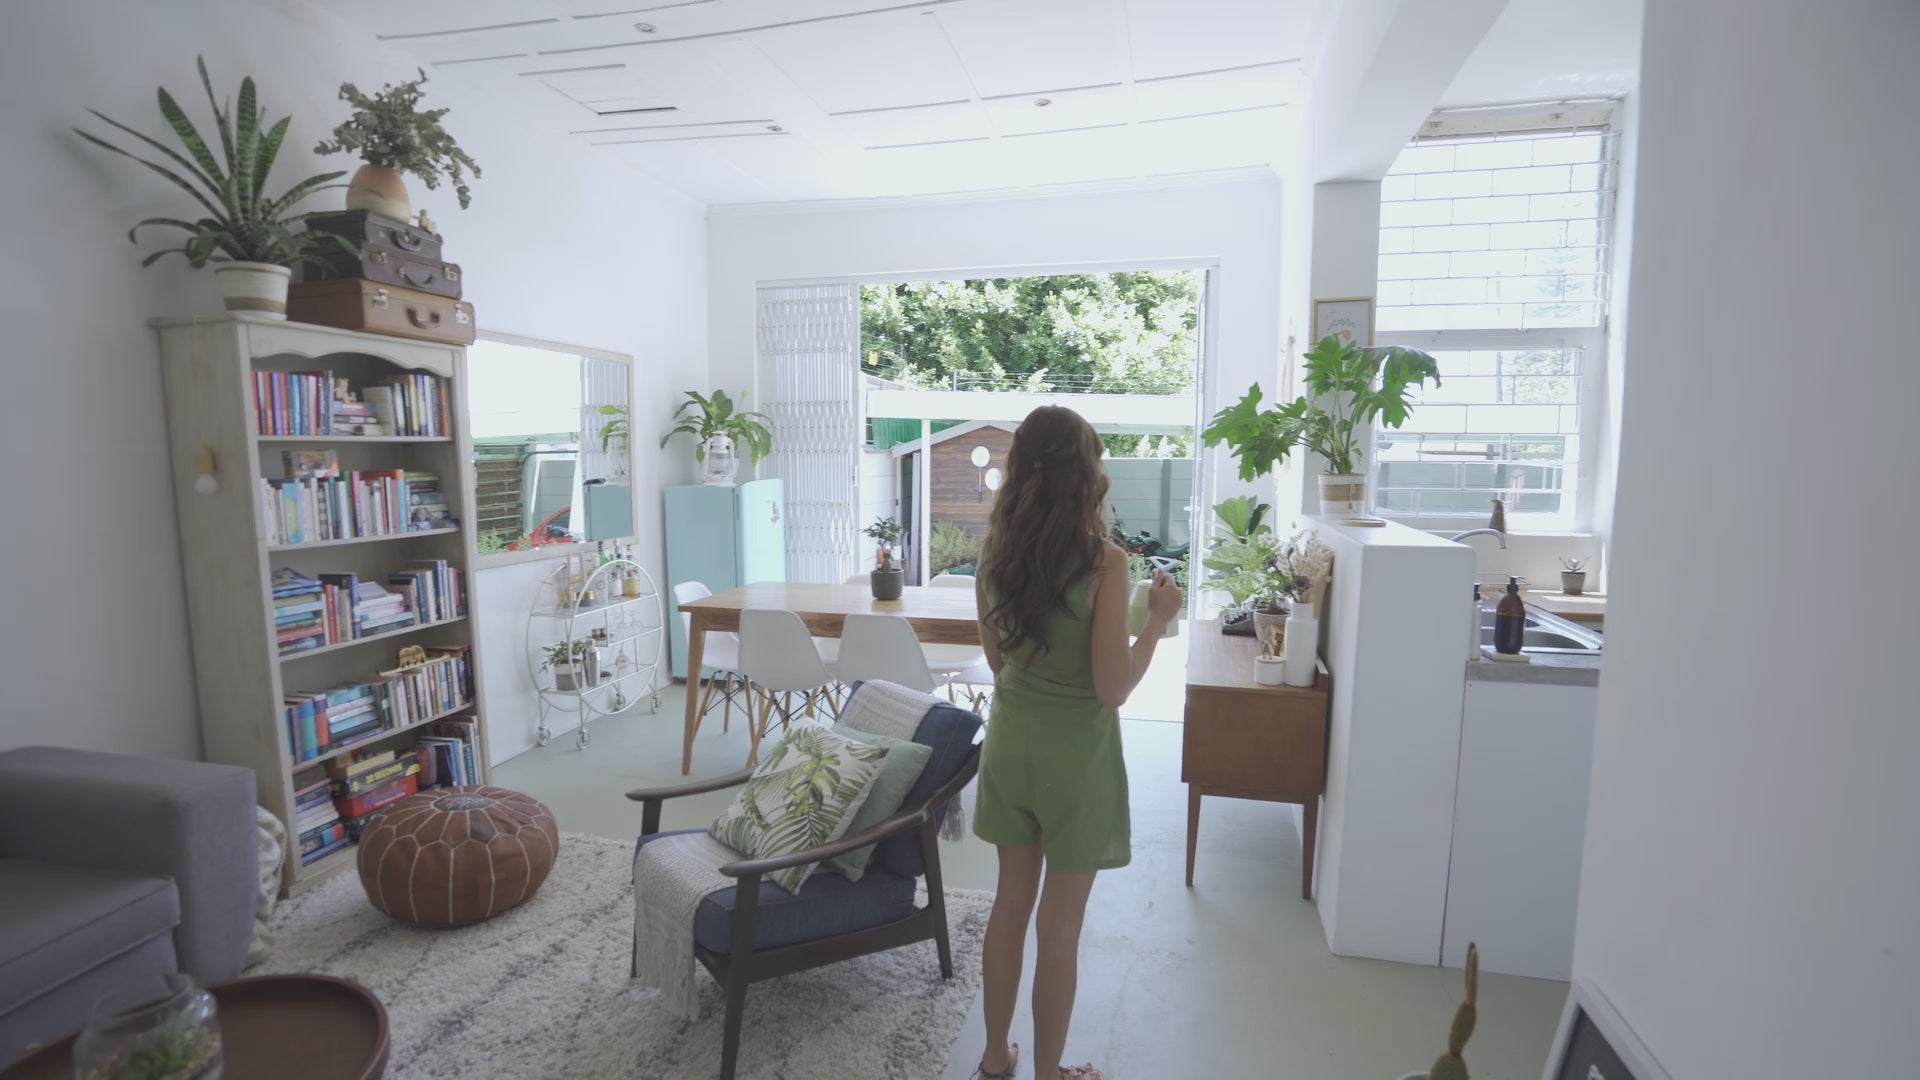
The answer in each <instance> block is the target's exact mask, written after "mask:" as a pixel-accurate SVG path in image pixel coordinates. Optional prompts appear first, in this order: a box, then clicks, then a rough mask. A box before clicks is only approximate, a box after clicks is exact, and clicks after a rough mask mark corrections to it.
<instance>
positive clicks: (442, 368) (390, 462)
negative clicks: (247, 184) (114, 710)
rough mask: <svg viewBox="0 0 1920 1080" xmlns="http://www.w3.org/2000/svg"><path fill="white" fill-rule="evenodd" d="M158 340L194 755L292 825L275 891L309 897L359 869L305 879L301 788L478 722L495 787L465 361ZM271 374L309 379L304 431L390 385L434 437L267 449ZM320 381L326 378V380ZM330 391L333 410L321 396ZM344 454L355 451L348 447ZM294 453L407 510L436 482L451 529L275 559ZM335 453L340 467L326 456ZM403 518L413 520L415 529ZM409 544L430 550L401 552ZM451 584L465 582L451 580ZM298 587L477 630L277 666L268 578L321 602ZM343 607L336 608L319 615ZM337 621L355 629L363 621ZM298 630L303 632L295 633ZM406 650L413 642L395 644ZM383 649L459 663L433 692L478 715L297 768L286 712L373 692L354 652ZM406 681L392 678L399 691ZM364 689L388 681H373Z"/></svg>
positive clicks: (284, 336) (370, 346) (318, 864)
mask: <svg viewBox="0 0 1920 1080" xmlns="http://www.w3.org/2000/svg"><path fill="white" fill-rule="evenodd" d="M151 325H152V326H153V327H154V329H155V332H156V333H157V335H158V338H159V346H160V359H161V372H162V375H163V377H164V381H165V389H166V406H167V438H168V446H169V450H170V451H171V458H172V475H173V485H174V505H175V509H176V512H177V518H178V521H179V530H180V542H181V543H180V547H181V558H182V562H183V563H184V564H185V569H186V585H187V611H188V617H189V621H190V623H191V626H192V632H193V658H194V667H195V676H196V685H197V689H198V691H199V703H200V728H201V737H202V743H203V745H204V746H205V748H206V756H207V758H208V760H211V761H217V762H221V763H224V764H231V765H241V766H245V767H247V768H250V769H252V770H253V773H254V776H255V780H256V790H257V794H258V799H259V803H260V805H261V806H263V807H265V808H266V809H267V810H268V811H269V812H270V813H272V814H274V815H275V816H277V817H279V818H280V820H281V822H282V823H283V824H284V825H286V827H287V832H288V836H289V844H288V851H289V854H288V857H287V859H286V860H285V862H284V863H283V865H282V871H281V883H282V888H283V890H284V891H292V890H293V889H294V888H296V887H298V888H302V889H304V888H306V887H307V886H309V885H311V884H313V883H314V882H316V881H319V880H321V879H322V878H325V877H327V876H329V875H331V874H333V873H336V872H338V871H340V870H342V869H345V868H348V867H351V866H353V865H354V862H355V859H356V856H357V849H356V848H355V847H353V846H352V845H349V846H347V847H344V848H342V849H340V850H339V851H337V852H334V853H332V854H329V855H326V856H323V857H322V858H320V859H319V860H317V861H315V862H314V863H311V864H309V865H306V866H302V865H300V859H299V844H298V842H297V840H296V839H295V838H297V837H298V836H299V835H300V830H299V829H298V825H299V823H300V813H299V810H300V808H299V807H298V806H297V805H296V791H297V788H296V786H295V784H294V780H295V779H296V778H298V779H302V780H306V781H312V780H316V779H319V778H320V773H321V767H322V766H325V765H326V764H327V763H328V762H337V761H338V760H340V759H343V758H344V757H345V755H347V754H349V753H350V752H352V751H354V750H360V749H367V748H377V749H381V750H386V749H392V750H395V751H402V752H404V751H408V750H412V749H413V748H414V747H415V746H416V744H417V743H418V740H419V739H421V738H424V737H427V736H429V735H433V734H437V732H435V731H433V730H432V727H431V725H434V724H435V722H437V721H444V720H447V719H449V718H451V717H455V716H464V715H471V716H472V717H473V718H474V720H475V723H473V724H471V725H467V726H465V727H464V729H463V732H464V734H465V735H466V736H467V737H468V739H469V741H470V745H471V749H472V761H473V763H474V766H475V767H474V769H473V770H472V771H473V772H477V773H478V782H480V783H485V782H487V780H488V768H487V761H488V750H487V728H486V702H485V700H484V694H483V688H484V686H485V678H484V671H485V669H486V658H485V656H484V655H483V650H482V648H481V642H480V641H479V640H478V633H477V625H476V620H475V619H474V618H473V613H474V612H475V611H478V610H479V608H478V607H477V606H476V605H477V604H479V603H480V600H479V597H478V595H477V594H478V590H479V587H480V583H479V582H478V581H476V580H475V573H474V560H475V558H476V551H477V547H478V544H477V537H476V535H475V531H474V523H475V520H476V519H475V515H474V513H473V505H472V504H473V491H474V474H473V440H472V435H471V432H470V431H468V429H467V356H466V350H465V349H464V348H462V347H460V346H457V345H446V344H439V343H433V342H423V341H413V340H407V339H401V338H395V337H388V336H384V335H379V334H366V333H359V332H355V331H349V330H340V329H335V328H332V327H321V326H309V325H306V324H302V323H295V322H282V321H269V320H263V319H258V318H253V317H248V316H245V315H240V316H234V315H227V316H201V317H197V318H194V319H180V320H156V321H155V322H153V323H152V324H151ZM269 372H271V373H275V374H276V375H278V376H285V377H287V380H288V381H287V382H285V383H284V385H288V386H293V385H296V384H293V383H292V382H291V379H292V377H294V376H299V377H301V378H303V379H308V380H311V381H310V382H307V383H300V384H297V385H298V386H299V387H301V388H302V389H300V390H299V395H300V396H296V397H294V398H293V400H294V401H295V402H296V404H298V405H299V407H301V408H302V409H303V410H311V412H306V411H303V412H302V413H301V415H303V416H312V415H338V413H337V411H336V412H332V413H330V412H329V411H328V410H329V408H330V405H329V403H330V402H332V401H336V400H340V398H339V397H338V396H335V395H338V394H339V393H340V392H341V391H342V390H343V389H344V390H345V391H350V392H351V393H352V396H354V397H358V398H360V399H361V400H362V401H364V402H366V403H367V404H368V405H369V406H371V407H373V408H376V409H379V408H384V407H386V405H387V404H389V402H382V401H376V400H375V388H377V387H389V388H392V389H389V390H388V391H386V393H388V394H393V395H399V394H402V393H403V392H404V393H410V394H413V395H415V397H414V398H413V403H414V406H417V411H416V412H415V413H413V414H412V415H414V416H417V417H420V418H424V419H426V420H427V422H428V423H430V424H431V425H432V426H429V427H425V428H424V430H431V431H436V432H440V434H436V435H430V436H420V435H349V434H335V435H289V434H277V433H275V434H262V433H261V432H260V430H259V429H260V428H261V427H262V426H286V425H284V424H268V425H263V424H261V423H260V422H259V418H258V417H257V416H256V411H258V410H260V409H262V408H264V407H266V406H265V405H263V404H262V402H263V401H265V400H267V399H264V398H262V397H261V396H260V391H261V388H262V387H263V386H266V385H269V384H270V383H271V384H272V385H275V386H279V385H283V384H282V383H278V382H273V381H272V380H263V379H261V378H258V376H260V375H262V374H264V373H269ZM323 373H324V377H317V376H323ZM326 387H330V388H331V390H332V391H333V394H327V393H325V392H323V391H322V390H321V388H326ZM286 400H288V398H287V397H286V396H285V395H282V396H281V397H279V398H277V399H275V401H276V402H277V403H278V404H276V405H275V407H276V408H282V409H284V408H285V406H284V402H285V401H286ZM397 407H398V405H397V404H396V408H397ZM429 410H437V412H435V411H429ZM282 416H283V417H284V413H283V414H282ZM309 426H311V425H309ZM388 430H393V429H391V428H389V429H388ZM401 430H420V429H408V428H404V427H403V428H401ZM349 444H357V447H356V448H355V449H352V450H351V451H348V450H344V449H342V447H344V446H347V445H349ZM302 450H309V451H313V452H315V455H316V456H317V457H320V458H325V457H328V456H337V457H338V458H340V459H341V463H342V465H343V466H344V467H345V468H346V469H348V470H352V471H356V472H363V473H373V474H375V475H376V476H386V477H390V478H391V479H392V481H393V482H394V483H395V485H396V487H397V488H399V489H400V490H403V491H407V494H408V495H411V494H412V491H411V490H408V483H407V480H408V477H409V476H414V475H422V474H424V475H425V476H431V477H433V478H434V481H435V486H432V487H429V486H426V485H424V484H423V485H422V490H437V491H438V492H439V494H440V495H441V496H442V498H441V500H440V501H442V502H444V503H446V504H447V509H448V513H449V515H450V516H451V518H452V519H453V520H454V521H456V522H458V524H457V525H455V526H453V527H451V528H437V529H423V530H420V531H417V532H414V531H407V532H391V533H386V534H382V535H378V536H357V537H348V538H345V539H340V540H314V541H308V542H305V543H297V544H272V543H268V536H269V535H270V534H269V532H268V531H267V529H268V528H269V527H270V526H271V524H272V523H273V522H275V521H276V520H280V519H279V518H277V517H276V512H277V511H280V510H283V509H284V507H282V506H280V505H279V498H278V497H277V496H276V494H275V493H276V490H277V488H276V485H275V484H269V483H266V482H265V481H269V480H272V481H278V480H280V478H281V475H282V468H283V465H284V466H285V469H286V471H288V472H291V471H293V470H294V469H295V467H296V464H297V463H296V462H295V461H294V460H291V459H293V458H294V456H295V455H294V454H292V453H285V454H283V453H282V451H302ZM333 451H339V452H338V454H337V455H334V454H332V452H333ZM208 454H211V455H212V457H213V460H215V461H217V462H219V464H220V467H221V470H222V472H223V473H225V474H226V475H223V476H222V477H221V483H220V484H219V486H218V488H217V490H215V491H213V492H211V493H208V494H201V493H199V492H198V491H197V490H196V483H195V481H196V479H197V477H198V474H199V468H198V462H201V461H205V460H206V459H207V455H208ZM389 498H391V496H389ZM348 505H349V506H354V505H355V504H352V503H349V504H348ZM374 505H376V506H383V507H384V506H397V507H403V508H404V507H408V506H411V505H412V503H411V502H410V500H408V499H406V498H405V497H403V498H402V499H401V501H399V502H391V501H389V502H384V503H377V504H374ZM353 512H354V514H355V515H356V516H358V515H359V514H360V513H361V511H360V510H359V509H358V508H357V507H356V508H355V509H354V511H353ZM375 512H376V513H377V512H379V511H375ZM398 520H400V521H405V520H406V517H405V516H404V515H402V516H400V517H399V518H398ZM436 520H438V521H444V520H445V519H444V518H438V519H436ZM428 538H431V539H430V540H429V539H428ZM409 540H421V541H424V542H423V543H419V544H407V543H404V541H409ZM394 541H402V543H394ZM456 572H457V574H458V575H459V576H458V579H457V581H456V580H454V579H453V578H452V577H451V576H450V575H452V574H454V573H456ZM433 573H438V574H442V575H449V577H448V578H447V579H446V580H447V582H448V583H447V584H444V585H436V584H435V583H434V579H431V578H426V577H421V576H419V575H423V574H433ZM410 575H412V576H410ZM290 577H291V578H292V579H293V580H294V582H295V583H306V584H311V583H313V582H315V581H317V580H318V579H320V578H321V577H325V578H327V579H328V580H327V581H326V582H325V583H323V588H333V589H334V590H335V593H336V594H337V591H338V588H339V587H340V583H341V582H355V583H356V584H354V585H353V586H352V588H353V594H352V595H354V596H355V597H356V598H358V597H360V596H364V595H366V594H363V593H360V592H359V589H358V583H371V584H376V585H379V586H381V587H382V588H384V589H387V591H388V592H389V593H393V592H397V593H400V594H401V595H402V596H403V597H406V598H408V602H409V604H411V605H414V606H416V607H418V608H419V609H420V610H426V611H429V612H431V611H433V610H434V609H432V608H429V607H426V606H425V605H426V601H425V600H423V599H420V598H421V597H431V598H434V599H436V600H441V599H444V598H446V597H448V596H449V595H455V596H457V595H459V592H458V591H464V595H465V601H464V604H465V606H464V610H465V611H466V612H467V614H466V615H462V616H456V617H454V618H450V619H436V620H434V621H433V622H429V623H421V624H415V625H413V626H405V627H401V628H399V629H394V630H388V631H385V632H383V633H376V634H371V635H369V636H366V637H361V638H354V639H351V640H346V641H337V642H334V643H332V644H329V645H323V646H320V647H318V648H313V649H306V650H303V651H301V652H296V653H290V654H288V655H286V656H281V655H280V652H279V647H278V641H277V631H278V630H279V629H281V628H280V627H279V625H278V624H277V621H276V603H275V600H276V597H275V584H276V578H278V579H279V583H280V584H281V586H282V590H281V597H280V598H281V599H282V600H283V601H284V600H285V598H286V597H288V596H302V597H304V596H308V595H311V593H312V590H310V589H306V588H296V589H291V590H289V589H287V588H286V587H285V586H286V585H287V584H288V579H289V578H290ZM449 590H458V591H455V592H451V593H450V592H449ZM296 602H297V603H301V604H305V603H308V602H309V601H306V600H301V601H296ZM335 602H336V601H335V600H332V599H328V600H323V601H322V604H326V603H335ZM279 606H282V607H285V606H290V605H288V604H285V603H282V604H281V605H279ZM316 606H320V605H316ZM320 607H321V610H323V611H329V612H330V613H331V615H332V617H333V618H335V619H336V620H337V619H338V618H339V617H340V616H341V615H342V614H343V612H342V610H341V609H340V608H339V607H335V608H331V609H329V608H325V607H324V606H320ZM439 610H443V611H444V610H452V609H451V608H441V609H439ZM345 614H347V617H349V618H351V617H353V615H354V614H355V613H352V612H347V613H345ZM290 622H291V624H292V625H299V624H300V623H299V620H298V619H293V620H290ZM289 636H292V635H291V634H290V635H289ZM401 638H404V639H405V640H403V641H390V640H389V639H401ZM376 641H380V642H386V643H387V645H388V647H390V648H398V647H399V646H403V645H409V644H414V643H419V644H422V645H427V646H431V647H436V648H437V649H439V650H444V651H442V652H440V653H438V655H444V656H449V657H459V658H461V662H460V663H459V665H458V668H457V669H456V670H464V672H465V673H466V675H467V678H468V679H469V685H466V686H463V687H459V688H457V689H454V690H451V691H447V690H445V689H444V684H443V688H442V689H440V690H438V691H436V692H439V693H454V694H458V693H461V692H462V691H464V692H465V695H466V696H467V697H468V698H469V701H468V703H467V704H465V705H462V706H461V707H460V708H458V709H450V710H447V711H446V712H443V713H439V714H436V715H434V716H431V717H426V718H423V719H421V720H419V721H416V722H414V723H411V724H407V725H405V726H400V727H391V728H387V729H386V730H382V731H378V732H375V733H372V734H370V735H368V736H367V737H365V738H361V739H359V740H356V741H354V742H352V743H348V744H346V745H344V746H332V745H329V746H327V747H326V748H325V749H326V753H323V754H320V755H317V756H315V757H312V758H309V759H308V760H306V761H300V762H296V761H294V760H293V759H294V756H295V754H296V753H297V752H298V751H297V750H296V748H295V745H294V743H295V741H296V740H297V739H312V738H314V733H312V732H309V731H307V730H304V729H302V728H300V727H299V726H298V725H295V726H294V727H293V729H292V730H289V725H288V723H287V722H286V717H287V709H288V707H289V705H290V704H291V705H292V706H293V707H294V708H295V709H296V710H298V709H300V708H302V707H304V705H305V703H306V702H309V701H314V700H321V701H324V700H325V699H324V697H323V695H326V694H328V693H332V692H337V691H340V690H342V689H343V688H345V687H348V686H357V685H359V684H361V683H364V682H367V681H369V678H370V676H369V669H372V668H373V667H375V666H376V665H375V664H374V663H372V662H371V661H372V660H373V659H374V657H375V655H376V653H384V651H385V650H381V649H373V650H361V651H359V652H354V651H352V650H354V649H356V648H358V647H359V646H362V645H370V644H372V643H373V642H376ZM381 666H386V667H391V666H393V665H391V664H386V665H381ZM412 677H414V676H409V675H403V676H400V678H401V679H402V680H403V681H404V680H406V679H408V678H412ZM372 681H375V682H379V681H390V680H388V677H387V676H380V677H377V678H373V679H372ZM396 689H399V686H398V684H396V686H395V687H393V688H389V689H385V690H380V691H378V693H381V694H383V695H390V694H392V693H393V692H394V690H396ZM409 692H412V693H418V692H419V691H418V690H412V691H409ZM416 700H417V698H416ZM429 700H432V699H431V698H430V699H429ZM316 712H317V710H316ZM456 775H458V774H456ZM309 820H312V818H311V816H310V818H309Z"/></svg>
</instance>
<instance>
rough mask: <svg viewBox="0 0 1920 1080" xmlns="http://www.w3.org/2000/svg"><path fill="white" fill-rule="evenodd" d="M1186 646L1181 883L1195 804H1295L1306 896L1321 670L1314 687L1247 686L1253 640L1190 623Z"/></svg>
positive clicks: (1320, 758) (1322, 722)
mask: <svg viewBox="0 0 1920 1080" xmlns="http://www.w3.org/2000/svg"><path fill="white" fill-rule="evenodd" d="M1192 634H1193V636H1192V639H1191V641H1190V643H1189V645H1188V649H1187V709H1186V731H1185V734H1184V736H1183V741H1182V745H1181V758H1180V779H1181V780H1182V781H1184V782H1185V783H1186V785H1187V884H1188V885H1192V884H1193V855H1194V848H1195V846H1196V845H1197V844H1198V842H1199V839H1200V800H1201V799H1202V798H1203V797H1205V796H1208V795H1218V796H1223V797H1226V798H1230V799H1259V800H1262V801H1265V802H1282V803H1298V804H1299V805H1300V806H1301V807H1302V808H1303V809H1304V810H1305V821H1304V822H1303V823H1302V824H1303V826H1304V827H1303V829H1302V841H1301V852H1300V855H1301V864H1302V865H1301V877H1300V895H1301V896H1303V897H1305V898H1307V899H1309V900H1311V899H1313V849H1314V839H1315V836H1316V834H1317V833H1318V832H1319V826H1320V796H1321V795H1322V794H1323V793H1324V792H1325V791H1326V790H1327V702H1328V693H1327V670H1326V666H1325V665H1324V664H1322V665H1321V666H1320V672H1319V677H1318V678H1317V680H1316V681H1315V684H1314V685H1313V686H1310V687H1308V686H1261V685H1259V684H1257V683H1255V682H1254V681H1253V658H1254V657H1255V656H1258V655H1259V653H1260V643H1259V642H1257V641H1255V640H1254V639H1253V638H1251V637H1232V636H1228V635H1226V634H1222V633H1221V632H1220V624H1219V622H1218V621H1217V620H1209V621H1206V622H1195V623H1193V624H1192Z"/></svg>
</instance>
